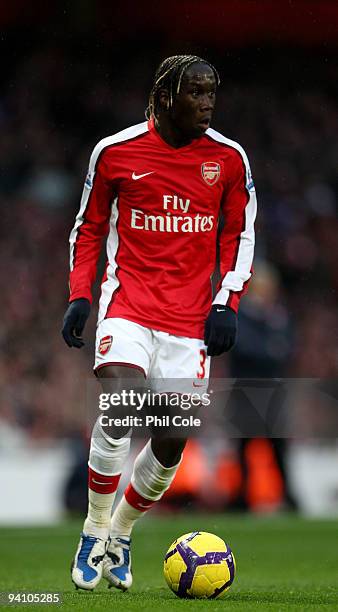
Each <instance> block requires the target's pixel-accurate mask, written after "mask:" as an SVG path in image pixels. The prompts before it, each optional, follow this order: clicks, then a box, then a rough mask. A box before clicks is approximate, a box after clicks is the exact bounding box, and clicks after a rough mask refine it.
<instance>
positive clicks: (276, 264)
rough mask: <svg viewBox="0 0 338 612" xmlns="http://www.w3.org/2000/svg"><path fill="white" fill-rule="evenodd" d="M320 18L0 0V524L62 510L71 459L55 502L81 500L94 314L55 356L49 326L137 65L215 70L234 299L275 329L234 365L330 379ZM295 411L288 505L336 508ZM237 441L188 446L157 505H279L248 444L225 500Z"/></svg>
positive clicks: (196, 7)
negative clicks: (250, 179) (251, 276)
mask: <svg viewBox="0 0 338 612" xmlns="http://www.w3.org/2000/svg"><path fill="white" fill-rule="evenodd" d="M337 25H338V7H337V4H336V3H335V2H334V1H332V2H331V1H329V0H323V1H321V2H319V1H318V2H315V1H306V2H304V1H298V2H296V1H295V2H269V1H261V2H252V1H247V0H242V1H239V0H237V1H236V0H228V1H216V0H213V1H210V2H208V3H202V2H197V1H195V2H194V1H193V0H190V1H187V0H182V1H181V2H178V1H173V2H171V3H168V4H164V3H160V4H159V3H152V2H147V3H145V2H120V1H119V2H114V3H108V2H103V1H96V2H94V1H90V0H87V1H85V2H80V1H74V2H69V3H56V2H49V3H48V4H47V3H42V2H36V3H34V5H33V6H32V5H31V4H27V3H25V2H23V1H22V2H18V1H15V0H14V1H13V2H11V3H10V4H7V5H6V6H2V9H1V14H0V27H1V48H2V51H1V55H2V58H3V59H4V60H5V61H4V62H3V66H2V71H1V75H0V124H1V142H0V160H1V164H0V165H1V174H0V203H1V224H0V234H1V247H0V248H1V258H0V266H1V276H0V295H1V312H2V314H1V320H0V342H1V348H2V351H1V360H0V380H1V397H0V400H1V405H0V455H1V461H2V470H1V477H0V478H1V480H0V482H1V484H2V487H5V488H6V490H7V494H6V496H5V497H4V501H3V503H2V504H1V508H0V521H1V522H2V523H13V522H14V523H15V522H18V523H27V522H28V523H30V522H35V523H37V524H42V523H49V522H51V521H57V520H59V519H60V518H62V517H63V516H64V507H65V506H64V501H65V495H66V493H65V486H66V481H67V478H69V475H70V473H71V471H72V469H73V468H74V466H76V465H77V466H79V467H80V466H82V474H83V480H82V482H81V478H80V476H79V474H80V473H81V472H78V473H77V474H76V473H73V478H74V481H73V484H72V486H71V487H70V489H69V491H70V494H69V495H68V498H67V500H68V504H69V505H70V506H72V507H74V506H75V507H76V505H77V504H79V508H78V509H80V506H81V504H82V505H83V503H84V500H83V491H84V490H85V482H84V479H85V456H86V452H87V444H88V431H87V429H86V423H84V422H83V419H82V416H81V415H82V414H83V412H82V408H81V407H82V404H83V401H84V395H83V381H84V379H85V378H86V377H88V376H89V374H90V371H91V367H92V352H93V338H94V333H95V319H96V317H95V315H96V307H95V306H94V307H93V309H92V314H91V319H90V322H89V323H88V325H87V328H86V333H85V337H86V340H87V342H86V347H85V348H84V349H83V350H82V351H75V350H71V351H70V350H69V349H67V347H66V346H65V344H64V343H63V341H62V338H61V336H60V331H59V330H60V327H61V320H62V316H63V313H64V310H65V306H66V303H67V274H68V235H69V231H70V228H71V226H72V224H73V220H74V215H75V213H76V211H77V209H78V206H79V198H80V194H81V190H82V183H83V180H84V176H85V173H86V167H87V163H88V159H89V155H90V152H91V150H92V148H93V146H94V144H95V143H96V142H97V141H98V140H99V139H101V138H102V137H104V136H106V135H108V134H112V133H114V132H116V131H118V130H120V129H123V128H124V127H127V126H128V125H130V124H133V123H138V122H140V121H142V120H143V117H144V109H145V107H146V105H147V96H148V91H149V89H150V86H151V80H152V76H153V73H154V70H155V69H156V67H157V65H158V64H159V62H160V61H161V60H162V59H163V58H164V57H166V56H167V55H170V54H175V53H181V52H182V53H184V52H186V53H196V54H199V55H201V56H202V57H203V56H205V57H206V58H208V59H209V60H210V61H211V62H213V63H214V64H215V65H216V67H217V68H218V69H219V71H220V74H221V80H222V86H221V90H220V92H219V94H218V100H217V110H216V113H215V119H214V122H213V126H214V127H215V128H216V129H219V130H220V131H222V132H223V133H225V134H226V135H227V136H228V137H230V138H233V139H234V140H236V141H239V142H240V143H241V144H242V145H243V146H244V148H245V149H246V151H247V153H248V155H249V158H250V161H251V166H252V171H253V176H254V179H255V183H256V189H257V193H258V201H259V216H258V220H257V226H256V227H257V252H256V253H257V254H256V258H257V277H258V278H259V279H261V283H260V284H259V283H258V285H256V288H255V289H254V290H253V291H252V297H251V298H249V297H248V299H251V300H253V301H252V304H253V309H254V310H255V308H259V307H261V306H262V299H263V301H266V303H269V304H270V305H271V308H269V313H270V314H269V317H270V319H269V320H270V323H271V326H272V327H274V325H277V327H278V325H282V329H283V334H282V335H283V338H284V339H286V346H285V344H283V342H280V343H277V349H276V347H275V348H274V349H271V350H270V352H269V350H268V349H267V350H266V352H265V354H264V355H263V356H262V355H259V351H260V342H259V340H258V342H256V343H255V345H254V347H255V349H254V352H253V353H252V354H251V355H250V360H251V363H261V364H262V368H263V369H262V371H261V375H262V376H264V375H271V376H287V377H295V378H330V379H333V378H336V376H337V366H338V359H337V344H336V337H337V302H338V299H337V289H338V268H337V234H338V221H337V195H336V194H337V187H338V185H337V172H336V170H337V153H338V145H337V142H338V139H337V98H338V91H337V83H338V75H337V45H338V36H337ZM96 295H97V293H96ZM253 296H255V299H253ZM262 296H263V298H262ZM281 321H282V324H281ZM283 322H284V323H283ZM283 325H284V327H283ZM258 338H259V335H258ZM238 350H239V349H238ZM245 350H246V349H245V347H244V348H243V354H242V355H240V354H238V353H237V361H236V353H234V354H233V355H232V356H231V358H229V356H224V357H221V358H219V359H217V360H215V364H214V371H215V372H216V373H218V375H220V374H222V375H224V376H226V375H231V373H233V372H235V373H236V375H237V376H238V375H239V372H240V367H241V364H243V360H244V361H245ZM271 362H273V363H274V366H275V369H274V370H273V373H269V374H266V372H267V370H266V369H264V367H265V366H267V364H271ZM264 364H265V365H264ZM234 368H237V370H236V369H234ZM238 368H239V369H238ZM257 375H260V373H259V372H258V373H257ZM311 415H312V416H311ZM310 417H311V418H309V413H306V417H305V418H306V426H307V429H306V432H307V436H308V439H306V440H304V439H298V440H297V441H295V440H293V441H292V442H290V443H289V444H287V445H285V444H284V448H283V455H284V458H285V466H286V467H285V469H286V474H287V477H288V478H289V479H290V487H291V490H292V495H293V496H294V498H295V499H294V500H293V501H294V502H295V504H296V506H297V507H298V508H299V509H300V510H301V511H302V512H303V513H307V514H312V515H322V516H326V515H332V514H333V515H337V514H338V477H337V474H338V470H337V469H336V466H337V460H338V446H337V442H336V440H335V438H334V437H333V438H332V437H331V439H330V440H328V439H325V436H324V434H323V436H322V437H318V431H317V428H318V418H316V408H314V410H313V411H312V412H311V413H310ZM319 425H320V423H319ZM331 436H332V432H331ZM300 437H304V436H300ZM337 437H338V435H337ZM285 446H286V448H285ZM239 447H240V445H239V444H238V442H231V441H229V440H227V439H226V438H225V437H224V436H221V435H220V437H219V439H216V440H213V441H211V440H210V439H209V440H208V441H207V442H205V443H202V444H200V445H196V444H195V445H192V448H191V450H190V452H189V453H187V455H189V461H190V463H189V464H187V469H186V472H185V475H184V476H183V477H182V478H181V479H180V484H179V486H178V488H177V490H176V492H175V499H174V498H172V499H169V498H168V500H167V508H168V507H170V506H171V505H172V504H173V503H177V500H178V498H179V500H180V502H181V503H182V500H183V501H185V502H187V501H188V502H189V508H191V506H192V504H193V505H194V506H195V507H197V508H199V509H200V508H209V509H210V508H212V509H217V510H221V511H225V510H226V509H227V508H229V507H233V505H236V495H237V498H239V497H242V499H240V500H239V501H240V502H241V503H242V502H243V495H244V505H249V508H250V509H254V510H256V511H270V512H271V511H275V510H280V509H282V508H283V507H285V499H284V498H285V496H284V492H283V482H282V475H281V473H280V470H279V469H278V466H277V464H276V462H275V461H274V460H273V457H272V455H271V446H266V445H265V443H264V442H263V441H261V440H259V441H257V440H256V441H254V444H253V445H251V447H249V449H248V448H247V449H246V451H245V450H244V451H243V449H242V455H241V457H242V460H243V452H244V453H246V455H245V456H246V469H248V470H249V471H250V470H253V472H252V473H253V475H254V476H253V478H252V479H251V480H250V482H249V483H247V489H246V491H245V492H244V494H243V491H241V493H240V489H241V482H242V477H243V474H241V459H240V448H239ZM23 466H24V469H23ZM191 475H194V477H193V478H192V477H191ZM13 482H15V483H16V484H15V486H14V485H13ZM202 482H204V483H205V482H208V487H205V486H202ZM284 486H285V483H284ZM32 490H33V491H34V495H32ZM258 490H259V495H258V497H257V494H256V493H257V491H258ZM69 491H68V493H69ZM79 500H80V502H79ZM237 501H238V499H237ZM183 507H185V506H183Z"/></svg>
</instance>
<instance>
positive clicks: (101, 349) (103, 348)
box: [99, 336, 113, 355]
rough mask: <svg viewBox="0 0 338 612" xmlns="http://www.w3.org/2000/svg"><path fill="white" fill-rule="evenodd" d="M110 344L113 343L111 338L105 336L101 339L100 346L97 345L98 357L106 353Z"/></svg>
mask: <svg viewBox="0 0 338 612" xmlns="http://www.w3.org/2000/svg"><path fill="white" fill-rule="evenodd" d="M112 343H113V336H105V337H104V338H101V340H100V344H99V353H100V355H105V354H106V353H108V351H109V349H110V347H111V345H112Z"/></svg>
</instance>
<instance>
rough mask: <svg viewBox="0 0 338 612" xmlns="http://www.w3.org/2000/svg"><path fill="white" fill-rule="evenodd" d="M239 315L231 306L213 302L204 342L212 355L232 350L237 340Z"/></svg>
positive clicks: (206, 324) (208, 352) (206, 323)
mask: <svg viewBox="0 0 338 612" xmlns="http://www.w3.org/2000/svg"><path fill="white" fill-rule="evenodd" d="M236 334H237V315H236V313H235V312H234V311H233V310H232V309H231V308H229V306H222V305H220V304H213V306H212V307H211V310H210V313H209V316H208V318H207V320H206V322H205V331H204V344H206V346H207V347H208V350H207V354H208V355H210V357H215V356H216V355H221V354H222V353H224V352H225V351H230V349H232V347H233V346H234V344H235V342H236Z"/></svg>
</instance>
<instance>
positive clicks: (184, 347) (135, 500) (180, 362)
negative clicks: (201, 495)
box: [104, 332, 210, 589]
mask: <svg viewBox="0 0 338 612" xmlns="http://www.w3.org/2000/svg"><path fill="white" fill-rule="evenodd" d="M153 334H154V345H155V346H156V352H155V353H154V355H153V359H152V361H151V366H150V370H149V377H150V379H149V380H148V381H147V382H148V384H149V385H150V386H151V387H152V388H153V390H155V389H154V383H155V380H154V379H156V380H159V381H160V386H159V388H158V387H157V386H156V390H160V391H164V392H168V391H169V392H170V391H172V390H173V387H172V384H173V383H174V387H175V379H178V378H179V379H182V378H183V379H188V384H189V380H190V379H196V377H197V378H198V380H199V383H200V384H199V385H198V387H200V386H201V385H202V383H203V380H204V383H205V387H207V376H208V372H209V362H210V360H209V359H208V358H207V356H206V347H205V346H204V343H203V342H202V340H198V339H191V338H176V337H175V336H172V335H171V334H167V333H164V332H153ZM191 382H192V381H191ZM155 384H156V383H155ZM199 390H200V389H199ZM190 391H191V392H195V393H196V388H195V387H193V386H192V388H191V390H190ZM185 443H186V440H185V439H184V438H183V437H181V438H179V437H178V438H173V437H170V438H169V437H168V438H163V437H161V438H157V437H155V436H154V437H153V439H152V440H151V441H149V442H148V443H147V444H146V446H145V447H144V448H143V449H142V451H141V452H140V453H139V455H138V457H137V458H136V460H135V464H134V469H133V474H132V477H131V482H130V484H129V485H128V487H127V489H126V490H125V492H124V495H123V497H122V499H121V501H120V503H119V504H118V506H117V507H116V509H115V511H114V514H113V516H112V519H111V530H110V537H111V542H110V545H109V547H108V554H107V555H106V557H105V560H104V577H105V578H107V580H108V581H109V583H110V584H111V585H112V586H116V587H118V588H123V589H126V588H128V587H129V586H130V584H131V574H130V571H129V569H128V564H127V563H126V562H125V561H124V557H125V558H126V559H129V558H130V554H129V549H130V536H131V532H132V529H133V527H134V525H135V523H136V521H137V520H138V519H139V518H140V517H141V516H143V515H144V514H145V512H147V510H149V509H150V508H152V507H153V506H154V504H155V503H157V502H158V501H159V500H160V499H161V498H162V496H163V494H164V493H165V491H166V490H167V489H168V488H169V487H170V485H171V483H172V481H173V479H174V477H175V474H176V471H177V469H178V467H179V464H180V461H181V457H182V451H183V449H184V446H185Z"/></svg>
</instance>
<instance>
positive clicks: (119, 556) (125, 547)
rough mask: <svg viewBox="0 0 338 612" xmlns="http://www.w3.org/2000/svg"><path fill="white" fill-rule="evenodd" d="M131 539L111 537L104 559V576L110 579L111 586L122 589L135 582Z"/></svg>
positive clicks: (124, 589)
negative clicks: (132, 571)
mask: <svg viewBox="0 0 338 612" xmlns="http://www.w3.org/2000/svg"><path fill="white" fill-rule="evenodd" d="M130 544H131V539H130V538H128V537H126V536H123V537H111V538H110V539H109V541H108V547H107V550H106V554H105V557H104V559H103V577H104V578H105V579H106V580H108V582H109V588H111V587H113V586H114V587H116V588H117V589H121V590H122V591H126V590H127V589H129V588H130V587H131V585H132V582H133V576H132V573H131V556H130Z"/></svg>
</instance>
